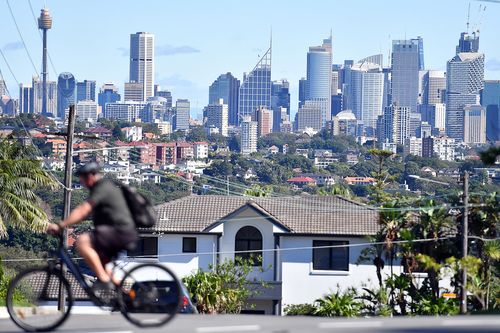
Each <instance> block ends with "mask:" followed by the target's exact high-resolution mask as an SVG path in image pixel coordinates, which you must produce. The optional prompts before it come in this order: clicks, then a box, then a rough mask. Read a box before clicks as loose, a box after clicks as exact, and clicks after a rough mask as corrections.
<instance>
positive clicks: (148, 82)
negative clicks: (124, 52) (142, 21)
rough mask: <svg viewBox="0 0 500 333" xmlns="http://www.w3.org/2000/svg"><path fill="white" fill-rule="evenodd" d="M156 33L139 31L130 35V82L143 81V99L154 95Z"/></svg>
mask: <svg viewBox="0 0 500 333" xmlns="http://www.w3.org/2000/svg"><path fill="white" fill-rule="evenodd" d="M154 49H155V47H154V35H153V34H150V33H147V32H137V33H135V34H131V35H130V78H129V80H130V82H138V83H142V85H143V87H142V91H143V93H142V96H143V100H146V99H147V98H148V97H151V96H153V89H154V71H155V68H154Z"/></svg>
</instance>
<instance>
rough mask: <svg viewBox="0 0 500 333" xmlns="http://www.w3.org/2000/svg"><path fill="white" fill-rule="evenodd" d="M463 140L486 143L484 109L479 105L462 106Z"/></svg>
mask: <svg viewBox="0 0 500 333" xmlns="http://www.w3.org/2000/svg"><path fill="white" fill-rule="evenodd" d="M464 142H465V143H472V144H475V143H486V109H485V108H484V107H483V106H481V105H466V106H465V107H464Z"/></svg>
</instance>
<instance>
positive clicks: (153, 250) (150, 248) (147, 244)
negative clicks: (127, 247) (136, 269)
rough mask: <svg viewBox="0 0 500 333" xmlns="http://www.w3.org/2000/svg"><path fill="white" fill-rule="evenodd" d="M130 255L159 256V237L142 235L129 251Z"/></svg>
mask: <svg viewBox="0 0 500 333" xmlns="http://www.w3.org/2000/svg"><path fill="white" fill-rule="evenodd" d="M128 256H129V257H144V258H148V257H149V258H151V257H157V256H158V238H157V237H140V238H139V241H138V242H137V246H136V247H135V249H134V250H132V251H128Z"/></svg>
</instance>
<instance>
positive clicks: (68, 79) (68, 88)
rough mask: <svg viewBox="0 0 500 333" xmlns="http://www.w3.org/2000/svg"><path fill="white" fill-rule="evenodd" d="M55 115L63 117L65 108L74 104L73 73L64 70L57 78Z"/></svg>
mask: <svg viewBox="0 0 500 333" xmlns="http://www.w3.org/2000/svg"><path fill="white" fill-rule="evenodd" d="M57 90H58V94H57V117H58V118H59V119H65V117H66V110H67V109H69V106H70V105H75V78H74V76H73V74H71V73H68V72H65V73H61V74H59V77H58V78H57Z"/></svg>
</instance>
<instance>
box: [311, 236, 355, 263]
mask: <svg viewBox="0 0 500 333" xmlns="http://www.w3.org/2000/svg"><path fill="white" fill-rule="evenodd" d="M348 244H349V242H347V241H323V240H315V241H313V269H314V270H324V271H348V270H349V247H347V246H342V247H340V245H348ZM327 246H332V247H327ZM333 246H339V247H333Z"/></svg>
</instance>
